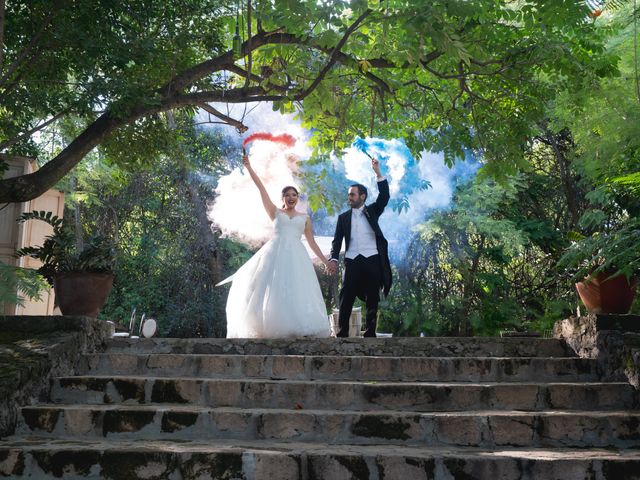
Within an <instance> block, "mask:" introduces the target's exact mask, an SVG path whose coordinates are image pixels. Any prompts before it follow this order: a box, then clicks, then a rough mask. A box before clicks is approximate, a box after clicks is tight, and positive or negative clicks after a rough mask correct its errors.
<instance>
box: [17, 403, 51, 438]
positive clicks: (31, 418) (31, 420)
mask: <svg viewBox="0 0 640 480" xmlns="http://www.w3.org/2000/svg"><path fill="white" fill-rule="evenodd" d="M59 416H60V410H58V409H54V408H47V409H43V408H28V407H27V408H23V409H22V417H23V418H24V421H25V422H26V424H27V425H28V426H29V428H30V429H31V430H44V431H45V432H47V433H51V432H53V429H54V428H55V427H56V424H57V423H58V417H59Z"/></svg>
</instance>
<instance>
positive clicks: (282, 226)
mask: <svg viewBox="0 0 640 480" xmlns="http://www.w3.org/2000/svg"><path fill="white" fill-rule="evenodd" d="M306 222H307V216H306V215H296V216H295V217H290V216H289V215H287V214H286V213H284V212H283V211H282V210H276V219H275V220H274V227H273V228H274V232H275V235H276V236H279V237H286V238H295V239H298V240H299V239H300V237H301V236H302V234H303V233H304V226H305V223H306Z"/></svg>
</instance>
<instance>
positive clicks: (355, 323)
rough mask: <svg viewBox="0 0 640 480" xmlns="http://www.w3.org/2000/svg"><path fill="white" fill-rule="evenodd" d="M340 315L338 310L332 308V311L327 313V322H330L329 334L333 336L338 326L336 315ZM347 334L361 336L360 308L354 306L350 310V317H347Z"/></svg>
mask: <svg viewBox="0 0 640 480" xmlns="http://www.w3.org/2000/svg"><path fill="white" fill-rule="evenodd" d="M339 316H340V310H338V309H337V308H334V309H333V313H332V314H331V315H329V322H330V323H331V336H332V337H335V336H336V333H338V329H339V328H340V325H339V322H338V317H339ZM349 336H350V337H361V336H362V308H361V307H354V308H353V309H352V310H351V317H350V318H349Z"/></svg>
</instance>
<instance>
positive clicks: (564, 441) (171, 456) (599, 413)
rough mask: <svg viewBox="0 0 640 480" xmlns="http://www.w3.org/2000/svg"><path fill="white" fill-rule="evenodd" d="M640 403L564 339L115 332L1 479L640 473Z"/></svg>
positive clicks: (58, 392) (28, 418) (9, 454)
mask: <svg viewBox="0 0 640 480" xmlns="http://www.w3.org/2000/svg"><path fill="white" fill-rule="evenodd" d="M639 407H640V403H639V401H638V394H637V392H636V391H635V390H634V388H633V387H632V386H631V385H629V384H628V383H624V382H619V383H616V382H601V381H599V375H598V372H597V368H596V364H595V363H594V361H592V360H588V359H580V358H577V357H575V356H573V354H572V352H570V351H568V349H567V348H566V347H565V345H564V344H563V343H561V342H560V341H558V340H555V339H535V338H503V339H495V338H393V339H362V338H358V339H343V340H336V339H297V340H225V339H190V340H183V339H145V340H132V339H114V340H112V341H111V343H110V345H109V347H108V348H107V350H106V351H105V352H104V353H100V354H94V355H88V356H85V357H84V358H83V361H82V365H81V368H80V370H79V372H78V375H75V376H68V377H60V378H55V379H53V381H52V386H51V394H50V400H49V403H42V404H39V405H32V406H27V407H24V408H23V409H22V420H21V422H20V425H19V427H18V429H17V431H16V434H15V435H14V436H13V437H10V438H8V439H5V440H4V441H3V442H0V476H5V477H10V478H25V477H30V478H61V477H64V478H65V479H74V478H108V479H247V480H250V479H270V480H279V479H305V480H315V479H318V480H319V479H329V480H333V479H337V480H340V479H352V478H353V479H376V480H378V479H380V480H383V479H391V480H395V479H400V480H414V479H437V480H440V479H442V480H448V479H461V480H470V479H490V480H498V479H505V480H506V479H562V480H571V479H580V480H582V479H611V480H613V479H615V480H620V479H636V478H639V479H640V408H639Z"/></svg>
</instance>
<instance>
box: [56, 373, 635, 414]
mask: <svg viewBox="0 0 640 480" xmlns="http://www.w3.org/2000/svg"><path fill="white" fill-rule="evenodd" d="M52 384H53V385H52V391H51V400H52V402H54V403H68V404H73V403H81V404H102V403H125V402H126V403H139V404H148V403H174V404H193V405H201V406H216V407H217V406H229V407H241V408H285V409H288V408H294V406H295V405H296V404H300V405H302V406H303V407H304V408H309V409H337V410H345V409H346V410H366V409H389V410H407V411H414V412H421V411H424V412H429V411H466V410H489V409H491V410H526V411H540V410H545V409H551V410H553V409H559V410H626V409H632V408H635V407H637V405H638V401H637V393H636V392H635V390H634V388H633V387H632V386H631V385H629V384H628V383H515V382H514V383H447V382H445V383H441V382H438V383H435V382H433V383H430V382H376V381H370V382H353V381H324V380H315V381H313V380H312V381H308V380H306V381H305V380H256V379H202V378H154V377H135V376H131V377H118V376H74V377H59V378H55V379H53V380H52Z"/></svg>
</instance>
